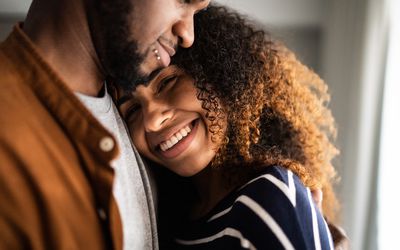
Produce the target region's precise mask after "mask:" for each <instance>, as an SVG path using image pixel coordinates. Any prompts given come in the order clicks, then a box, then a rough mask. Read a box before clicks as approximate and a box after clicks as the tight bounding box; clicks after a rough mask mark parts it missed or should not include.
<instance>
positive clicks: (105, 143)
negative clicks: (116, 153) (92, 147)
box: [100, 136, 114, 152]
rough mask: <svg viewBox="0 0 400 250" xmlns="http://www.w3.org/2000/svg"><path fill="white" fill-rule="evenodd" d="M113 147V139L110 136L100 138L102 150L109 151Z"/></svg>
mask: <svg viewBox="0 0 400 250" xmlns="http://www.w3.org/2000/svg"><path fill="white" fill-rule="evenodd" d="M113 148H114V140H113V139H112V138H111V137H109V136H106V137H103V138H102V139H101V140H100V149H101V150H103V151H104V152H110V151H111V150H112V149H113Z"/></svg>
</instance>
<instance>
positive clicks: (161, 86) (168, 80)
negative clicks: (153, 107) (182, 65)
mask: <svg viewBox="0 0 400 250" xmlns="http://www.w3.org/2000/svg"><path fill="white" fill-rule="evenodd" d="M177 77H178V76H177V75H172V76H170V77H166V78H164V79H163V80H162V81H160V84H159V85H158V89H157V94H159V93H161V91H163V90H164V89H165V87H167V86H168V85H169V84H170V83H172V82H174V81H175V80H176V79H177Z"/></svg>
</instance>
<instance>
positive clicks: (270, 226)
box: [175, 167, 333, 250]
mask: <svg viewBox="0 0 400 250" xmlns="http://www.w3.org/2000/svg"><path fill="white" fill-rule="evenodd" d="M175 242H176V244H177V246H176V248H177V249H317V250H319V249H333V244H332V238H331V235H330V232H329V229H328V226H327V224H326V222H325V220H324V219H323V217H322V216H321V214H320V212H319V210H318V209H317V208H316V206H315V205H314V202H313V200H312V196H311V192H310V190H309V189H308V188H306V187H305V186H304V185H303V184H302V183H301V181H300V180H299V178H298V177H297V176H296V175H294V174H293V173H292V172H291V171H288V170H287V169H284V168H281V167H268V168H266V169H265V171H264V172H263V173H262V174H261V175H260V176H258V177H257V178H255V179H252V180H251V181H250V182H248V183H247V184H245V185H244V186H242V187H241V188H240V189H238V190H237V191H234V192H232V193H231V194H230V195H228V196H227V197H226V198H224V199H223V200H222V201H221V202H220V203H218V205H217V206H216V207H215V208H214V209H213V210H212V211H211V212H210V213H209V215H207V216H206V217H204V218H203V219H200V220H198V221H196V222H193V223H191V224H190V225H188V227H186V228H184V230H182V232H181V233H180V234H179V237H178V238H177V239H176V241H175Z"/></svg>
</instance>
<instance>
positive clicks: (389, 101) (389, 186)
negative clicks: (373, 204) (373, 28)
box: [378, 0, 400, 249]
mask: <svg viewBox="0 0 400 250" xmlns="http://www.w3.org/2000/svg"><path fill="white" fill-rule="evenodd" d="M390 4H391V6H390V8H389V10H390V30H389V48H388V59H387V68H386V75H385V87H384V93H383V112H382V126H381V141H380V155H379V158H380V160H379V186H378V246H379V249H398V246H399V233H398V232H399V230H398V227H399V225H400V194H399V192H400V185H399V183H400V179H399V178H400V160H399V158H398V156H400V19H399V16H400V1H398V0H391V1H390Z"/></svg>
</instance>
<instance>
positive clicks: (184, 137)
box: [156, 119, 199, 159]
mask: <svg viewBox="0 0 400 250" xmlns="http://www.w3.org/2000/svg"><path fill="white" fill-rule="evenodd" d="M198 124H199V119H196V120H194V121H193V122H191V123H188V124H187V125H185V126H184V127H182V128H181V129H179V130H178V132H176V133H174V134H173V135H172V136H171V137H169V138H168V139H167V140H165V141H163V142H161V143H160V144H159V145H158V146H157V148H156V151H157V152H158V153H159V154H160V155H161V156H162V157H164V158H167V159H171V158H175V157H177V156H179V155H180V154H181V153H183V152H184V151H185V150H186V149H188V148H189V146H190V144H191V142H192V141H193V139H194V138H195V136H196V133H197V128H198Z"/></svg>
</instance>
